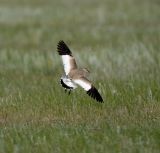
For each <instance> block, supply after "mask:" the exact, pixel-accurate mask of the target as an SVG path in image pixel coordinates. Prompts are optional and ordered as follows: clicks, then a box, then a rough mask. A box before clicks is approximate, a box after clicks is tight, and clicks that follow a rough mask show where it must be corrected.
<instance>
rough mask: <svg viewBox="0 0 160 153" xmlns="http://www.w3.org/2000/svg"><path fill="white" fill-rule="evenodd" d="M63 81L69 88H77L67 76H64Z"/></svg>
mask: <svg viewBox="0 0 160 153" xmlns="http://www.w3.org/2000/svg"><path fill="white" fill-rule="evenodd" d="M61 79H62V80H63V82H64V83H65V84H66V85H67V86H69V87H72V88H73V89H76V88H77V85H76V84H75V83H74V82H73V81H72V80H71V79H69V78H67V77H66V76H62V77H61Z"/></svg>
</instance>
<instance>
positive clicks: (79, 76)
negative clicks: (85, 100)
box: [57, 40, 103, 102]
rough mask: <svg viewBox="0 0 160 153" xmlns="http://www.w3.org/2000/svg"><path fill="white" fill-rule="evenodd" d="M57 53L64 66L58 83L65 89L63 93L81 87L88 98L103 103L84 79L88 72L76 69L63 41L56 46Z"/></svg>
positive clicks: (93, 88)
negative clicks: (63, 72)
mask: <svg viewBox="0 0 160 153" xmlns="http://www.w3.org/2000/svg"><path fill="white" fill-rule="evenodd" d="M57 51H58V53H59V55H60V56H61V57H62V62H63V66H64V71H65V74H64V75H63V76H62V77H61V79H60V83H61V85H62V87H64V88H65V91H69V94H70V92H71V90H73V89H76V88H77V87H78V86H80V87H82V88H83V89H84V90H85V91H86V92H87V94H88V95H89V96H91V97H92V98H94V99H95V100H97V101H98V102H103V99H102V97H101V95H100V94H99V92H98V90H97V89H96V88H95V87H94V85H93V84H92V83H91V82H90V81H89V80H88V79H87V78H86V77H87V75H88V74H89V71H88V70H87V69H86V68H84V69H80V68H78V67H77V64H76V61H75V58H74V57H73V55H72V52H71V51H70V49H69V48H68V46H67V45H66V44H65V43H64V41H62V40H61V41H59V43H58V45H57Z"/></svg>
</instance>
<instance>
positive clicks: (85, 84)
mask: <svg viewBox="0 0 160 153" xmlns="http://www.w3.org/2000/svg"><path fill="white" fill-rule="evenodd" d="M73 81H74V82H75V83H76V84H78V85H79V86H81V87H82V88H83V89H84V90H85V91H87V94H88V95H89V96H91V97H92V98H94V99H96V100H97V101H98V102H103V99H102V97H101V95H100V94H99V92H98V90H97V89H96V88H95V87H94V86H93V85H92V84H91V82H90V81H89V80H87V79H86V78H85V77H82V78H79V79H76V80H73Z"/></svg>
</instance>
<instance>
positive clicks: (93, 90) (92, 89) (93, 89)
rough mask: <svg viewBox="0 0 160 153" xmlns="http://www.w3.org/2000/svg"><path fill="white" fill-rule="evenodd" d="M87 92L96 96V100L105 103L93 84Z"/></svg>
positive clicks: (93, 96)
mask: <svg viewBox="0 0 160 153" xmlns="http://www.w3.org/2000/svg"><path fill="white" fill-rule="evenodd" d="M87 94H88V95H89V96H91V97H92V98H94V99H95V100H97V101H98V102H100V103H103V99H102V97H101V95H100V94H99V92H98V90H97V89H96V88H95V87H94V86H92V88H91V89H89V90H88V91H87Z"/></svg>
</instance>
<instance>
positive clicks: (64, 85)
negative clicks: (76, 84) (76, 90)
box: [60, 79, 73, 90]
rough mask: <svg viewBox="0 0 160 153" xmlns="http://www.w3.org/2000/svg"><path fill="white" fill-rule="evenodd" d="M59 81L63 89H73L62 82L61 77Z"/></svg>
mask: <svg viewBox="0 0 160 153" xmlns="http://www.w3.org/2000/svg"><path fill="white" fill-rule="evenodd" d="M60 83H61V85H62V87H63V88H65V89H70V90H71V89H73V88H72V87H69V86H67V85H66V84H65V83H64V82H63V80H62V79H61V80H60Z"/></svg>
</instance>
